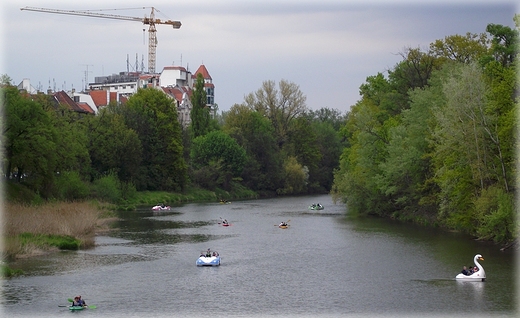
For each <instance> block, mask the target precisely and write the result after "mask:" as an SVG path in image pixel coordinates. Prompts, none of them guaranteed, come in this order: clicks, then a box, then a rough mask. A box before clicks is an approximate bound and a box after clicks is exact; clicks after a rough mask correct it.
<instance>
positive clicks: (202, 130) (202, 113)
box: [190, 73, 210, 138]
mask: <svg viewBox="0 0 520 318" xmlns="http://www.w3.org/2000/svg"><path fill="white" fill-rule="evenodd" d="M206 100H207V95H206V90H205V89H204V78H203V77H202V74H200V73H199V74H198V75H197V81H196V82H195V88H194V89H193V95H192V97H191V106H192V108H191V113H190V117H191V124H190V127H191V133H192V138H197V137H199V136H204V135H205V134H207V133H208V132H209V131H210V115H209V108H208V107H207V106H206Z"/></svg>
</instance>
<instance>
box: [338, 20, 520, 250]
mask: <svg viewBox="0 0 520 318" xmlns="http://www.w3.org/2000/svg"><path fill="white" fill-rule="evenodd" d="M486 31H487V32H488V34H485V33H483V34H480V35H476V34H469V33H468V34H466V35H465V36H459V35H455V36H449V37H446V38H445V39H444V40H437V41H435V42H433V43H432V44H431V45H430V49H429V50H428V51H426V52H423V51H421V50H420V49H411V48H410V49H407V50H405V52H404V53H402V57H403V61H402V62H400V63H398V64H397V65H396V66H395V67H394V68H393V69H391V70H389V71H388V77H387V78H385V77H384V76H383V74H381V73H380V74H377V75H375V76H369V77H368V78H367V81H366V83H364V84H363V85H361V89H360V92H361V96H362V98H361V100H359V101H358V102H357V103H356V105H354V106H353V107H352V108H351V112H350V113H349V114H348V119H347V123H346V125H345V126H344V127H343V136H344V137H345V138H347V140H348V147H346V148H345V149H344V150H343V153H342V155H341V160H340V169H339V170H337V171H336V173H335V179H334V186H333V194H334V196H335V198H336V199H341V200H343V201H345V202H346V203H347V204H348V206H349V209H350V210H351V211H353V212H358V213H363V214H376V215H381V216H389V217H394V218H399V219H405V220H414V221H417V222H421V223H429V224H436V225H441V226H446V227H449V228H453V229H458V230H461V231H465V232H467V233H470V234H472V235H475V236H478V237H481V238H486V239H493V240H495V241H497V242H506V241H509V240H512V239H513V238H515V237H516V235H517V228H516V226H515V214H514V211H515V210H516V208H515V202H514V197H515V194H516V187H515V175H516V167H515V163H516V162H515V157H514V150H515V145H516V144H517V140H516V136H515V131H516V119H517V109H518V99H517V98H518V93H517V87H518V83H517V79H516V76H515V75H516V71H515V70H516V63H517V60H516V56H517V53H518V48H517V43H518V31H517V30H513V29H511V28H509V27H505V26H499V25H492V24H490V25H489V26H488V27H487V29H486Z"/></svg>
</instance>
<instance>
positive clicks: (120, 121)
mask: <svg viewBox="0 0 520 318" xmlns="http://www.w3.org/2000/svg"><path fill="white" fill-rule="evenodd" d="M121 107H125V106H122V105H109V107H108V108H105V109H101V110H100V112H99V113H98V115H97V116H96V117H94V118H92V119H91V120H90V121H89V123H88V128H89V139H90V143H89V152H90V158H91V160H92V181H93V180H95V179H98V178H99V177H101V176H107V175H109V174H111V173H115V174H116V175H117V178H118V179H119V180H120V181H122V182H133V180H134V179H135V177H136V176H137V173H138V171H139V166H140V164H141V162H142V155H143V150H142V146H141V140H139V136H138V134H137V132H136V131H135V130H133V129H130V128H128V127H127V126H126V124H125V120H124V117H123V114H122V113H121V112H118V111H116V110H114V108H121Z"/></svg>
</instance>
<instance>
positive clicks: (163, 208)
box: [152, 204, 170, 211]
mask: <svg viewBox="0 0 520 318" xmlns="http://www.w3.org/2000/svg"><path fill="white" fill-rule="evenodd" d="M152 210H153V211H170V206H169V205H160V204H158V205H156V206H154V207H152Z"/></svg>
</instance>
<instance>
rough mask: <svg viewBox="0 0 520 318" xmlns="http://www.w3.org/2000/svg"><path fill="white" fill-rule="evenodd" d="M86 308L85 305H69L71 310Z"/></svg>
mask: <svg viewBox="0 0 520 318" xmlns="http://www.w3.org/2000/svg"><path fill="white" fill-rule="evenodd" d="M85 308H86V307H84V306H69V310H83V309H85Z"/></svg>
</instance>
